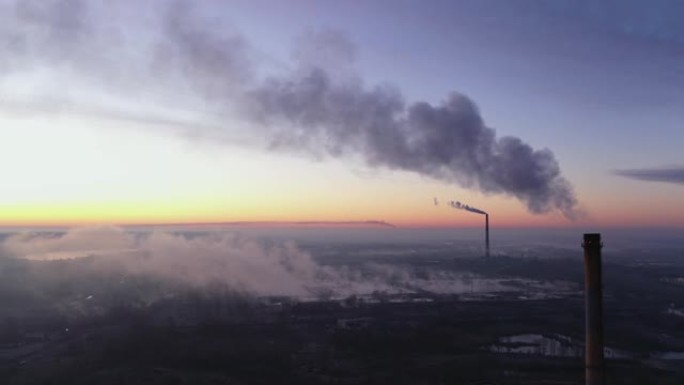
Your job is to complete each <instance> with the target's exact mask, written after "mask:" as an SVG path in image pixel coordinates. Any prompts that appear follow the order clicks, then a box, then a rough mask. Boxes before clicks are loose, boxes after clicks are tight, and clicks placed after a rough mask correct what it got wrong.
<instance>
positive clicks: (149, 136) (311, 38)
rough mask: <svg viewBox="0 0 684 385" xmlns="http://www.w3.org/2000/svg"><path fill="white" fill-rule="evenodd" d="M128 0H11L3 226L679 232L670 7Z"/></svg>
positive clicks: (3, 58)
mask: <svg viewBox="0 0 684 385" xmlns="http://www.w3.org/2000/svg"><path fill="white" fill-rule="evenodd" d="M112 3H113V4H112ZM140 3H142V2H136V1H120V2H107V1H72V0H58V1H21V2H14V1H7V0H0V47H1V48H2V49H1V50H0V164H1V165H2V188H1V189H0V226H23V225H26V226H38V225H87V224H154V223H205V222H283V223H290V222H326V223H327V222H329V223H338V224H340V225H348V224H349V223H350V222H355V221H358V222H364V221H385V222H388V223H391V224H394V225H397V226H401V227H413V226H419V227H432V226H477V225H479V224H480V223H481V222H482V221H483V218H482V217H481V216H480V215H477V213H473V212H468V211H464V210H455V209H453V208H452V206H450V205H449V202H450V201H459V202H464V203H466V204H468V205H470V206H472V207H476V208H478V209H480V210H484V211H486V212H488V213H490V217H491V218H490V220H491V221H492V224H496V225H497V226H505V227H579V228H584V229H595V228H602V227H674V228H682V227H684V209H682V207H683V205H682V203H683V202H684V160H683V159H682V155H681V146H682V143H684V130H682V127H681V125H682V122H684V108H683V107H684V93H682V92H681V90H682V89H684V26H682V23H680V20H681V19H682V18H684V4H682V3H681V2H679V1H674V0H673V1H665V0H662V1H649V2H645V1H636V0H634V1H590V0H580V1H570V0H568V1H561V0H559V1H517V0H516V1H465V0H463V1H461V0H459V1H439V0H430V1H408V0H404V1H390V0H377V1H345V2H340V1H323V0H320V1H309V0H301V1H288V2H283V1H275V0H269V1H266V0H261V1H241V0H236V1H231V2H220V1H209V0H207V1H194V2H189V1H188V2H175V1H158V2H145V3H144V4H140ZM434 198H437V202H438V203H439V204H438V205H435V204H434Z"/></svg>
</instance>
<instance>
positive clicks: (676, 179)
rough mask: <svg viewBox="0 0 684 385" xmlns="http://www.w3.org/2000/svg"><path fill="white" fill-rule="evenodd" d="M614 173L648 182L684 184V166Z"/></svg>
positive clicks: (617, 171) (616, 171)
mask: <svg viewBox="0 0 684 385" xmlns="http://www.w3.org/2000/svg"><path fill="white" fill-rule="evenodd" d="M613 174H615V175H619V176H623V177H625V178H630V179H636V180H642V181H647V182H665V183H675V184H684V167H662V168H641V169H627V170H615V171H613Z"/></svg>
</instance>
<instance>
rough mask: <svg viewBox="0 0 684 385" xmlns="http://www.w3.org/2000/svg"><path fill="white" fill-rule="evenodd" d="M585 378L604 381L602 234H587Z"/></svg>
mask: <svg viewBox="0 0 684 385" xmlns="http://www.w3.org/2000/svg"><path fill="white" fill-rule="evenodd" d="M582 247H583V248H584V295H585V299H584V301H585V327H586V330H585V333H586V334H585V352H584V365H585V379H586V384H587V385H603V384H604V383H605V378H604V376H605V374H604V369H605V366H604V360H603V282H602V277H601V248H602V247H603V244H602V243H601V234H584V243H582Z"/></svg>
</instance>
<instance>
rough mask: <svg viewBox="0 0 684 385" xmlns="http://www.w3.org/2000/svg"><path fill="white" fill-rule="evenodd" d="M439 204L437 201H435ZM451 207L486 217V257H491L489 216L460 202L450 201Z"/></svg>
mask: <svg viewBox="0 0 684 385" xmlns="http://www.w3.org/2000/svg"><path fill="white" fill-rule="evenodd" d="M435 202H437V201H435ZM449 206H451V207H452V208H455V209H459V210H465V211H469V212H471V213H475V214H480V215H484V216H485V255H486V256H487V257H489V214H488V213H487V212H486V211H484V210H480V209H478V208H475V207H473V206H468V205H467V204H465V203H461V202H459V201H449Z"/></svg>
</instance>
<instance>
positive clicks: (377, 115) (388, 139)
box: [0, 0, 577, 218]
mask: <svg viewBox="0 0 684 385" xmlns="http://www.w3.org/2000/svg"><path fill="white" fill-rule="evenodd" d="M123 4H125V6H128V7H136V6H138V7H142V6H140V5H135V4H136V3H133V2H124V3H123ZM88 5H90V3H88V4H86V3H85V2H80V1H73V0H72V1H69V0H60V1H48V2H28V3H24V2H18V3H16V4H14V6H12V5H10V6H9V7H10V9H9V11H8V12H5V16H4V18H5V19H8V20H4V21H5V25H9V26H10V27H9V28H1V27H0V42H1V43H2V46H3V47H5V48H7V49H6V50H5V51H4V53H0V68H1V69H4V70H5V71H4V72H5V74H6V76H11V75H12V74H15V75H17V74H22V73H26V71H38V70H37V69H40V71H48V72H50V71H52V72H56V73H57V74H56V75H55V74H53V75H54V76H52V77H50V79H54V78H58V79H62V80H63V81H64V79H67V80H66V81H72V79H73V84H69V87H61V88H60V90H61V91H60V92H61V93H64V91H62V90H64V89H75V88H76V89H77V88H78V86H79V85H82V84H81V83H80V82H86V83H87V84H88V86H89V87H95V88H97V89H98V90H100V92H105V93H109V94H113V95H118V97H119V98H120V99H121V100H125V101H126V102H127V103H129V104H130V103H131V100H133V101H136V100H145V101H146V102H150V101H154V102H155V103H159V104H162V105H166V106H168V109H170V110H172V109H173V108H174V107H175V106H176V105H178V104H182V105H200V106H202V108H203V109H206V110H207V111H208V112H210V113H211V116H213V117H215V118H217V120H219V121H220V120H221V119H223V121H225V122H230V121H232V120H234V119H239V120H241V121H244V122H246V123H247V124H248V125H250V128H251V129H250V130H249V134H250V135H253V136H254V137H255V139H256V140H255V141H256V142H257V143H260V145H261V146H262V147H263V148H264V149H266V150H269V151H282V152H291V153H297V154H305V155H308V156H311V157H314V158H326V157H353V158H356V159H360V160H362V161H364V162H365V163H366V164H367V165H369V166H371V167H381V168H385V169H391V170H400V171H407V172H412V173H416V174H419V175H422V176H425V177H428V178H432V179H436V180H440V181H444V182H448V183H455V184H458V185H460V186H464V187H468V188H471V189H475V190H479V191H482V192H484V193H487V194H504V195H508V196H512V197H515V198H517V199H518V200H520V201H521V202H522V203H523V204H524V205H525V206H526V207H527V209H528V210H529V211H530V212H532V213H536V214H539V213H546V212H549V211H560V212H561V213H563V214H564V215H566V216H567V217H568V218H572V217H574V215H575V207H576V205H577V200H576V197H575V195H574V192H573V188H572V186H571V185H570V183H569V182H568V181H567V180H566V179H565V178H564V177H563V176H562V173H561V170H560V166H559V164H558V161H557V160H556V158H555V156H554V154H553V153H552V152H551V151H550V150H548V149H534V148H532V147H531V146H530V145H529V144H527V143H525V142H524V141H523V140H522V139H520V138H517V137H511V136H498V135H497V133H496V131H495V130H494V129H493V128H491V127H488V126H487V125H486V124H485V122H484V119H483V118H482V116H481V115H480V112H479V110H478V108H477V106H476V104H475V103H474V102H473V101H472V100H471V99H469V98H468V97H467V96H465V95H463V94H460V93H458V92H453V93H451V94H449V95H448V96H447V97H446V98H444V100H443V101H442V102H440V103H438V104H436V105H435V104H430V103H427V102H423V101H417V102H412V103H408V102H406V100H405V97H404V95H403V94H402V93H401V91H400V90H399V89H398V88H397V87H395V86H392V85H366V84H365V82H364V80H363V78H362V76H361V74H359V73H358V72H357V71H356V70H355V63H354V61H355V58H356V56H357V49H356V47H355V46H354V45H353V44H352V43H351V42H350V41H349V40H348V39H346V37H345V36H344V34H342V33H339V32H335V31H317V32H316V31H314V32H311V33H309V34H307V35H305V36H304V37H303V38H302V39H301V40H300V41H298V44H297V45H296V47H295V49H294V54H293V58H294V59H293V62H292V63H291V65H289V66H287V68H285V69H281V70H278V71H270V72H268V71H263V69H262V68H260V67H259V63H258V62H257V61H256V60H254V57H255V55H256V54H255V50H254V49H253V48H252V47H251V46H250V44H249V42H248V41H247V39H246V38H245V37H243V36H242V35H241V34H239V33H238V32H236V31H234V30H230V29H229V28H225V27H222V26H220V25H217V24H216V23H214V24H212V23H211V20H209V19H208V18H203V17H202V16H201V15H199V13H198V12H196V9H195V8H193V7H191V6H190V3H189V2H188V3H186V2H175V3H172V5H158V4H157V5H151V6H152V7H157V8H159V7H163V8H162V9H156V12H153V13H152V14H153V15H161V16H158V18H159V20H157V21H156V22H153V21H150V22H149V23H148V25H147V26H145V28H144V29H141V30H140V31H139V32H140V36H139V38H138V39H135V40H131V39H130V38H129V39H128V40H127V39H126V36H127V35H126V34H125V33H124V31H123V30H122V29H121V28H122V27H121V25H117V24H116V23H115V22H113V21H111V20H109V19H108V18H107V17H104V16H103V15H104V14H106V13H107V11H108V10H107V9H105V10H104V11H103V10H102V9H100V8H98V6H99V7H102V6H103V5H102V4H99V5H98V6H90V7H89V6H88ZM148 6H150V5H148ZM109 13H112V14H114V13H113V12H109ZM8 15H9V16H8ZM111 18H112V19H116V18H115V17H114V16H112V17H111ZM0 21H3V20H0ZM0 24H2V23H0ZM129 27H130V28H131V29H133V30H135V28H136V27H135V26H129ZM111 31H114V32H111ZM84 79H85V80H84ZM0 84H1V82H0ZM1 92H2V88H0V96H2V94H1ZM159 95H163V96H159ZM59 97H68V96H63V95H61V94H60V96H59ZM84 99H88V98H84ZM81 103H83V104H84V105H85V107H84V108H83V111H85V112H86V113H87V112H88V111H91V113H92V111H97V114H98V115H101V116H108V117H112V116H115V115H118V116H120V118H121V119H122V120H131V121H141V120H142V121H144V120H146V119H149V120H151V121H152V122H153V123H155V124H159V123H161V124H164V123H165V122H168V123H169V125H174V124H177V123H176V121H175V120H173V119H164V118H163V117H156V116H155V117H154V118H152V117H147V116H141V115H140V114H139V113H137V114H136V113H134V112H126V111H124V110H122V109H118V110H113V112H112V113H111V114H107V113H105V112H103V111H102V109H100V108H94V107H92V106H88V103H90V101H88V100H83V101H82V102H81ZM74 110H76V109H74ZM182 126H183V127H184V128H187V126H186V125H184V124H183V125H182ZM234 129H235V125H234V124H230V123H226V124H224V126H223V127H221V128H216V127H215V121H212V122H211V124H207V125H204V126H202V125H200V124H198V125H196V127H195V131H196V133H197V135H198V136H199V137H218V138H229V137H231V136H233V135H232V134H234V133H233V132H232V131H231V130H234Z"/></svg>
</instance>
